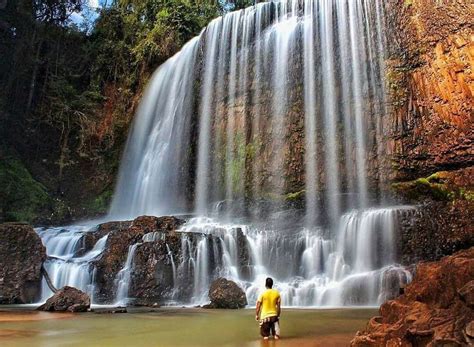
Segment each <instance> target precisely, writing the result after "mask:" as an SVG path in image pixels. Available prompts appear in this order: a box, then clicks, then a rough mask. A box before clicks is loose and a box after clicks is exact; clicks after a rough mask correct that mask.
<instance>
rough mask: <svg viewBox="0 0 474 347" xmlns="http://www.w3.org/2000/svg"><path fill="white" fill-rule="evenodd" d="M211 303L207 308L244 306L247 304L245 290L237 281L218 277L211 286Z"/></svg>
mask: <svg viewBox="0 0 474 347" xmlns="http://www.w3.org/2000/svg"><path fill="white" fill-rule="evenodd" d="M209 299H210V300H211V303H210V304H209V305H206V308H230V309H237V308H244V307H245V305H247V297H246V296H245V292H244V291H243V290H242V288H240V287H239V286H238V285H237V283H235V282H233V281H229V280H227V279H225V278H222V277H221V278H218V279H216V280H215V281H214V282H212V284H211V287H210V288H209Z"/></svg>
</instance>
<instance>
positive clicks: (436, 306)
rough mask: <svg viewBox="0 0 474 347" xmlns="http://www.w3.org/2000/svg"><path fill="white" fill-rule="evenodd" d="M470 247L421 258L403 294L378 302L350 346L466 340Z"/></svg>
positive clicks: (472, 264) (473, 269)
mask: <svg viewBox="0 0 474 347" xmlns="http://www.w3.org/2000/svg"><path fill="white" fill-rule="evenodd" d="M473 283H474V247H473V248H471V249H469V250H465V251H461V252H458V253H456V254H454V255H452V256H448V257H445V258H443V259H441V260H440V261H437V262H427V263H420V264H419V265H418V266H417V269H416V275H415V277H414V279H413V281H412V283H410V284H409V285H408V286H407V287H406V289H405V294H404V295H402V296H400V297H399V298H397V299H396V300H391V301H387V302H386V303H384V304H383V305H382V306H381V307H380V316H379V317H374V318H372V319H371V320H370V321H369V323H368V324H367V327H366V329H365V331H362V332H358V333H357V336H356V337H355V338H354V339H353V340H352V343H351V346H427V345H429V346H467V345H469V343H471V341H470V340H469V339H470V337H469V334H471V330H472V324H471V322H472V321H474V310H473V308H472V304H473V297H474V285H473Z"/></svg>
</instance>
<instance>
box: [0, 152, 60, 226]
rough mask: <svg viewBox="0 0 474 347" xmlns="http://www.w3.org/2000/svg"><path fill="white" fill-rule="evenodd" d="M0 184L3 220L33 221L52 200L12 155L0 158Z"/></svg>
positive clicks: (49, 205) (0, 206) (0, 208)
mask: <svg viewBox="0 0 474 347" xmlns="http://www.w3.org/2000/svg"><path fill="white" fill-rule="evenodd" d="M0 186H1V189H0V218H1V219H3V220H4V221H16V222H33V221H34V220H36V219H38V218H39V217H40V216H41V214H42V213H44V212H45V210H49V209H50V207H51V204H52V202H53V201H52V199H51V198H50V196H49V194H48V193H47V191H46V188H45V187H44V186H43V185H42V184H41V183H39V182H38V181H36V180H35V179H34V178H33V177H32V176H31V174H30V172H29V171H28V170H27V169H26V168H25V166H24V165H23V164H22V162H21V161H20V160H19V159H17V158H15V157H13V156H7V157H4V158H2V159H0Z"/></svg>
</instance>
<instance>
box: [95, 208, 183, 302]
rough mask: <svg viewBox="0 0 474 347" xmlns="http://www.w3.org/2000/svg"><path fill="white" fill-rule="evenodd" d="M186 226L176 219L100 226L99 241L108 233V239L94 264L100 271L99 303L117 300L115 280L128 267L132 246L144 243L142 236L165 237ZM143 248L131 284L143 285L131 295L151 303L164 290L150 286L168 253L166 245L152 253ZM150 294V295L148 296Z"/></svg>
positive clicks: (148, 219)
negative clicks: (156, 235)
mask: <svg viewBox="0 0 474 347" xmlns="http://www.w3.org/2000/svg"><path fill="white" fill-rule="evenodd" d="M183 223H184V221H183V220H181V219H178V218H175V217H151V216H141V217H138V218H136V219H135V220H133V222H110V223H105V224H101V225H100V226H99V228H98V231H97V232H98V235H97V236H98V238H99V237H100V236H103V235H105V234H106V233H108V234H109V236H108V238H107V244H106V247H105V251H104V253H103V254H102V256H101V257H100V258H99V259H98V260H96V261H95V262H94V264H95V266H96V270H97V272H96V284H97V288H98V289H97V293H96V296H95V297H96V299H97V301H98V302H99V303H111V302H113V301H114V299H115V294H116V293H115V292H116V289H117V288H116V284H115V279H116V277H117V274H118V272H119V271H120V270H121V269H122V267H123V265H124V264H125V260H126V258H127V254H128V250H129V247H130V246H131V245H134V244H136V243H139V242H142V238H143V236H144V235H145V234H148V233H152V232H160V233H163V234H165V235H167V234H169V233H174V231H175V230H176V229H178V228H179V226H180V225H182V224H183ZM140 247H141V246H139V247H138V251H137V255H138V258H137V261H138V263H137V266H136V267H135V271H134V280H133V281H132V283H140V282H142V284H140V285H138V286H135V287H133V286H132V289H131V290H132V293H131V294H133V293H139V294H140V296H143V297H144V298H146V299H145V301H150V302H151V301H154V300H155V299H156V296H158V297H159V293H160V292H161V290H162V288H161V287H160V288H159V289H157V288H158V287H159V286H158V287H156V286H157V284H151V282H150V278H154V275H155V274H156V273H157V271H156V269H155V268H154V267H153V265H157V263H158V262H159V261H162V260H163V259H164V257H165V255H166V254H167V253H166V252H165V250H164V249H163V247H164V245H161V246H158V247H157V248H156V249H153V251H152V252H150V253H147V251H149V250H150V247H149V246H148V245H146V246H143V247H142V249H141V248H140ZM155 289H156V290H155ZM147 291H148V293H146V292H147ZM150 291H152V292H153V294H151V293H150ZM155 292H156V294H155ZM148 299H149V300H148ZM152 304H153V303H152Z"/></svg>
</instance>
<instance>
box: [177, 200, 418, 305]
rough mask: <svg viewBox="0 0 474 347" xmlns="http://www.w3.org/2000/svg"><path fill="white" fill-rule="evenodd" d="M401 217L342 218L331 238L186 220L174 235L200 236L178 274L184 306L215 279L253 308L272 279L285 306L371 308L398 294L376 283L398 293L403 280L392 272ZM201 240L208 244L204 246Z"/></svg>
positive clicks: (391, 213)
mask: <svg viewBox="0 0 474 347" xmlns="http://www.w3.org/2000/svg"><path fill="white" fill-rule="evenodd" d="M409 210H411V208H410V207H405V206H397V207H392V208H377V209H367V210H362V211H351V212H348V213H346V214H344V215H343V216H342V217H341V218H340V220H339V226H338V229H337V233H336V235H335V237H334V238H325V237H324V236H322V235H323V233H322V232H321V230H310V229H306V228H304V229H302V230H300V231H296V232H295V231H286V232H281V231H280V232H277V231H275V230H265V229H261V228H257V227H252V226H247V225H232V224H223V223H218V222H216V221H215V220H213V219H210V218H203V217H199V218H194V219H191V220H190V221H189V222H188V223H187V224H186V225H185V226H184V227H183V229H182V232H183V234H182V238H183V240H186V238H187V236H186V234H187V233H197V232H199V233H202V235H203V236H201V239H200V241H199V242H198V244H197V247H196V248H195V249H189V247H188V250H187V254H184V255H183V257H182V258H181V263H180V264H179V266H178V267H179V268H180V269H181V270H187V271H188V272H189V273H190V275H189V276H190V277H191V278H192V276H193V275H194V291H193V296H192V298H190V302H188V303H193V304H196V303H205V302H206V301H207V292H208V290H209V285H210V283H211V282H212V280H213V279H215V278H217V277H219V276H224V277H226V278H230V279H232V280H234V281H236V282H237V283H239V284H240V285H241V286H242V287H243V288H245V290H246V294H247V299H248V301H249V303H254V302H255V301H256V299H257V296H258V293H259V291H260V290H262V289H263V288H262V287H263V284H264V281H265V278H266V277H267V276H272V277H273V278H274V279H275V283H276V287H277V288H278V289H279V290H280V291H281V294H282V300H283V302H284V304H285V305H288V306H344V305H376V304H378V303H380V302H381V301H382V300H383V299H384V298H385V297H390V296H391V295H394V294H396V293H394V292H393V291H394V290H398V287H395V288H393V287H391V286H390V285H389V284H388V283H384V282H385V281H386V280H387V279H386V277H387V276H392V277H393V276H396V277H397V278H396V279H397V282H398V285H401V286H403V285H404V284H406V283H407V282H409V281H410V279H411V275H410V273H409V272H408V271H406V270H404V269H403V268H402V267H399V266H397V265H394V264H395V261H396V258H397V257H396V247H395V242H394V239H395V237H396V233H397V217H398V216H399V215H400V214H402V213H404V212H406V211H409ZM205 235H212V236H213V237H214V238H215V240H216V241H215V242H214V243H213V244H211V243H210V242H209V240H208V238H207V237H206V236H205ZM216 242H217V244H218V245H219V247H215V244H216ZM211 254H212V257H211ZM242 254H247V256H245V255H244V256H242ZM238 255H240V256H238ZM211 258H212V259H213V264H212V266H211V264H210V259H211ZM193 270H194V274H193ZM178 285H179V284H178Z"/></svg>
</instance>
